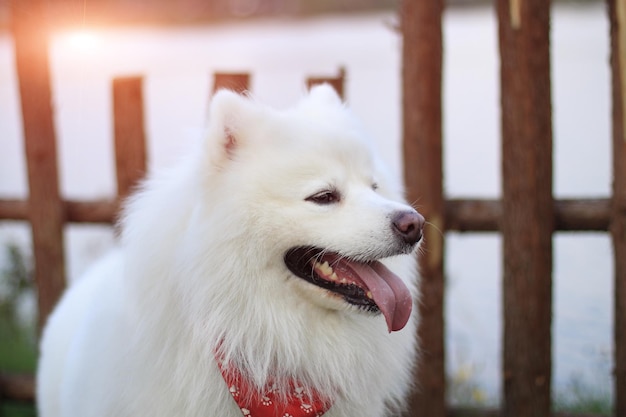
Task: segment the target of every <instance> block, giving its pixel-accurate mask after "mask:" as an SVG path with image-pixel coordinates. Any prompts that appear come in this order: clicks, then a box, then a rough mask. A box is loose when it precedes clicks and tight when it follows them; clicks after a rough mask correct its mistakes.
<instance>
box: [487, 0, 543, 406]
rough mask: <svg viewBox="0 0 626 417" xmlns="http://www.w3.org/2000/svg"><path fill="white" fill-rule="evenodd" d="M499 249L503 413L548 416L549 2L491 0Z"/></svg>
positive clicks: (537, 0) (538, 0)
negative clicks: (498, 122) (498, 130)
mask: <svg viewBox="0 0 626 417" xmlns="http://www.w3.org/2000/svg"><path fill="white" fill-rule="evenodd" d="M497 5H498V7H497V8H498V21H499V40H500V63H501V64H500V65H501V66H500V77H501V78H500V79H501V108H502V114H501V116H502V174H503V194H502V196H503V198H502V224H501V226H502V227H501V229H502V237H503V254H504V282H503V288H504V290H503V292H504V294H503V306H504V308H503V311H504V343H503V349H504V356H503V388H504V393H503V394H504V395H503V398H504V405H503V415H506V416H507V417H516V416H520V417H521V416H525V417H527V416H533V417H539V416H546V417H547V416H549V415H550V407H551V397H550V389H551V386H550V385H551V320H552V276H551V275H552V233H553V230H554V215H553V201H552V126H551V118H552V110H551V93H550V37H549V32H550V30H549V28H550V2H547V1H545V0H523V1H521V0H520V1H516V2H512V1H509V0H498V2H497Z"/></svg>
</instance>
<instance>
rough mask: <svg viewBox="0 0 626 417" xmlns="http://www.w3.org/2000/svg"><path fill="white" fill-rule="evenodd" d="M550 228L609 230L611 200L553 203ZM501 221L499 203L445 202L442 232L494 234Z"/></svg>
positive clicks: (580, 200) (460, 200) (561, 229)
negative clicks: (444, 225)
mask: <svg viewBox="0 0 626 417" xmlns="http://www.w3.org/2000/svg"><path fill="white" fill-rule="evenodd" d="M553 210H554V229H555V230H556V231H562V232H571V231H577V232H579V231H600V232H606V231H608V230H609V217H610V213H611V200H610V199H608V198H598V199H590V198H588V199H564V200H555V201H554V205H553ZM501 222H502V202H501V201H499V200H482V199H449V200H446V230H448V231H456V232H498V231H499V230H500V224H501Z"/></svg>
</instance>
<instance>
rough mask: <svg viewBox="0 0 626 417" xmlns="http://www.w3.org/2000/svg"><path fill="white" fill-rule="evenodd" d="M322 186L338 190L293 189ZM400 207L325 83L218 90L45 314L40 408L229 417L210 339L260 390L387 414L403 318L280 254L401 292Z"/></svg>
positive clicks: (235, 416)
mask: <svg viewBox="0 0 626 417" xmlns="http://www.w3.org/2000/svg"><path fill="white" fill-rule="evenodd" d="M374 184H375V185H376V186H377V187H376V186H373V185H374ZM374 188H377V189H374ZM326 189H331V190H334V191H336V192H338V194H339V195H340V196H341V201H340V202H339V203H336V204H329V205H319V204H315V203H313V202H311V201H308V200H307V198H308V197H310V196H311V195H313V194H315V193H317V192H319V191H320V190H326ZM402 210H412V209H411V208H410V207H408V206H407V205H406V204H405V203H404V202H403V200H402V196H401V190H400V187H399V186H398V184H397V183H396V182H395V181H394V180H392V179H391V178H390V176H389V175H388V173H387V172H386V171H385V169H384V167H383V166H382V165H381V163H380V161H379V160H378V159H377V157H376V155H375V153H374V152H373V151H372V148H371V144H370V143H369V142H368V140H367V139H366V137H365V135H364V134H363V132H362V130H361V128H360V126H359V124H358V123H357V122H356V121H355V120H354V118H353V116H352V115H351V113H350V112H349V111H348V110H347V109H346V108H345V106H344V105H343V104H342V103H341V101H340V99H339V98H338V97H337V95H336V94H335V93H334V92H333V90H332V89H331V88H330V87H328V86H321V87H317V88H315V89H313V91H312V92H311V93H309V94H308V95H307V96H306V97H305V98H303V99H302V101H301V102H300V103H299V104H298V105H297V106H296V107H294V108H292V109H290V110H286V111H277V110H274V109H270V108H267V107H264V106H262V105H260V104H258V103H256V102H254V101H253V100H252V99H249V98H245V97H242V96H238V95H236V94H234V93H231V92H228V91H222V92H219V93H218V94H217V95H216V96H215V98H214V100H213V102H212V105H211V109H210V119H209V127H208V131H207V133H206V138H205V140H204V141H203V142H202V144H201V145H200V146H199V148H198V149H196V150H195V151H194V152H192V153H191V154H190V155H189V156H188V157H187V158H186V159H185V160H184V161H182V162H181V163H180V164H179V165H178V166H176V167H174V168H173V169H172V170H170V171H169V172H163V173H160V174H157V175H154V176H152V177H151V178H150V179H148V180H147V181H146V182H145V183H144V184H143V186H142V188H141V190H139V192H138V193H136V195H134V196H133V197H132V198H131V199H130V201H129V202H128V203H127V206H126V210H125V215H124V218H123V222H122V225H123V234H122V239H121V245H120V248H119V249H117V250H115V251H114V252H113V253H111V254H110V255H109V256H108V257H106V258H105V259H103V260H102V261H101V262H100V263H98V264H97V265H95V266H94V267H93V268H92V269H91V271H90V272H89V273H88V274H87V276H85V277H83V278H82V279H81V280H79V281H78V282H77V283H76V284H75V285H73V286H72V287H71V288H70V289H69V290H68V291H67V293H66V294H65V296H64V297H63V299H62V300H61V302H60V304H59V305H58V307H57V308H56V310H55V311H54V313H53V314H52V315H51V317H50V319H49V321H48V324H47V327H46V329H45V331H44V335H43V340H42V343H41V360H40V365H39V371H38V382H37V396H38V409H39V415H40V416H41V417H110V416H116V417H131V416H132V417H144V416H151V417H172V416H181V417H192V416H197V417H218V416H219V417H241V411H240V410H239V409H238V407H237V406H236V404H235V402H234V401H233V399H232V398H231V396H230V394H229V392H228V388H227V386H226V384H225V382H224V381H223V379H222V377H221V375H220V372H219V370H218V367H217V365H216V362H215V359H214V352H215V350H216V349H218V348H219V349H221V350H222V352H223V354H224V355H225V357H226V358H227V360H228V361H229V362H230V363H231V364H233V365H234V366H238V367H240V368H241V369H244V370H245V372H246V373H248V374H249V375H250V376H251V378H252V379H253V380H254V381H255V383H256V384H258V385H259V386H263V384H264V383H265V381H266V380H267V378H268V377H269V378H276V377H278V378H281V377H286V378H289V377H296V378H297V379H298V381H300V382H302V383H304V384H306V385H307V386H308V387H311V388H314V389H316V390H317V391H319V392H321V393H322V394H323V395H325V396H326V397H328V398H332V399H333V401H334V403H333V406H332V408H331V409H330V410H329V411H328V412H327V413H326V414H325V416H327V417H338V416H342V417H348V416H360V417H368V416H369V417H382V416H388V415H391V414H390V413H391V412H392V411H394V410H395V411H397V408H398V407H401V406H402V404H403V399H404V397H405V396H406V394H407V392H408V390H409V387H410V385H411V371H412V367H413V364H414V359H415V356H416V342H415V333H416V332H415V326H416V321H417V318H416V317H415V313H414V314H413V316H412V317H411V319H410V320H409V322H408V324H407V325H406V327H405V328H404V329H403V330H401V331H397V332H392V333H389V331H388V329H387V325H386V323H385V319H384V318H383V316H382V315H380V314H378V315H377V314H372V313H367V312H364V311H361V310H360V309H359V308H357V307H354V306H353V305H350V304H348V303H346V302H344V301H343V300H341V299H340V298H339V297H335V296H332V295H330V294H329V292H328V291H326V290H323V289H321V288H319V287H317V286H314V285H312V284H310V283H308V282H306V281H304V280H303V279H300V278H298V277H296V276H294V275H293V274H292V273H291V272H290V271H289V270H288V269H287V268H286V266H285V263H284V262H283V257H284V256H285V253H286V251H288V250H289V248H292V247H295V246H299V245H314V246H317V247H321V248H327V249H329V250H332V251H336V252H338V253H340V254H342V255H343V256H347V257H351V258H354V259H360V260H373V259H381V258H384V259H383V260H382V262H383V263H384V264H385V265H386V266H388V267H389V268H390V269H392V270H393V271H394V272H395V273H396V274H397V275H399V276H400V277H401V278H402V279H403V280H404V281H405V284H406V285H407V286H408V287H409V288H410V289H411V292H412V295H413V297H414V299H416V298H417V294H416V290H415V288H416V286H415V284H416V282H415V280H416V276H415V275H416V274H415V269H416V266H415V262H414V258H415V256H414V251H413V250H411V249H412V248H408V249H407V248H406V247H401V245H399V244H398V242H397V241H398V237H397V236H396V235H395V234H394V233H393V231H392V227H391V226H390V216H391V215H392V214H393V213H395V212H398V211H402ZM416 310H417V309H416V308H414V309H413V311H414V312H415V311H416Z"/></svg>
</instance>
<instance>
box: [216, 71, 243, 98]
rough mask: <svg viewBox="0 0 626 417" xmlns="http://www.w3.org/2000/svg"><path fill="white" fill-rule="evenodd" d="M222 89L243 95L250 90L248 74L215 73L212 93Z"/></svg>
mask: <svg viewBox="0 0 626 417" xmlns="http://www.w3.org/2000/svg"><path fill="white" fill-rule="evenodd" d="M222 88H225V89H228V90H232V91H234V92H235V93H239V94H243V93H245V92H246V91H248V90H250V74H248V73H227V72H216V73H215V74H214V75H213V93H215V92H216V91H217V90H219V89H222Z"/></svg>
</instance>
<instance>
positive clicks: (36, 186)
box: [9, 0, 65, 329]
mask: <svg viewBox="0 0 626 417" xmlns="http://www.w3.org/2000/svg"><path fill="white" fill-rule="evenodd" d="M9 5H10V6H11V9H12V23H13V35H14V40H15V62H16V65H17V75H18V83H19V90H20V100H21V106H22V120H23V129H24V145H25V152H26V161H27V166H28V186H29V197H28V213H29V220H30V224H31V229H32V239H33V242H32V244H33V254H34V258H35V281H36V284H37V289H38V291H37V294H38V323H39V328H40V329H41V328H43V326H44V324H45V321H46V318H47V317H48V314H49V313H50V312H51V311H52V309H53V308H54V306H55V304H56V302H57V300H58V299H59V297H60V296H61V293H62V292H63V289H64V287H65V263H64V256H63V223H64V221H65V212H64V206H63V203H62V201H61V198H60V195H59V182H58V171H57V151H56V138H55V132H54V120H53V117H52V93H51V89H50V73H49V69H48V27H47V16H46V11H47V7H46V6H47V2H46V1H43V0H25V1H19V2H17V1H15V2H10V3H9Z"/></svg>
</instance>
